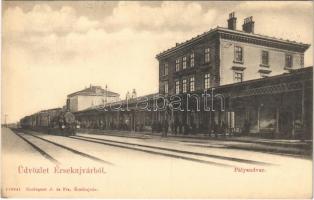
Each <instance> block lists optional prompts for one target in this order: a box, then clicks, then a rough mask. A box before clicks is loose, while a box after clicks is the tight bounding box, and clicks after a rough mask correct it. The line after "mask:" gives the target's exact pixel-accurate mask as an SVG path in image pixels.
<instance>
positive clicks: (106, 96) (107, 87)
mask: <svg viewBox="0 0 314 200" xmlns="http://www.w3.org/2000/svg"><path fill="white" fill-rule="evenodd" d="M107 98H108V86H107V84H106V102H105V104H107Z"/></svg>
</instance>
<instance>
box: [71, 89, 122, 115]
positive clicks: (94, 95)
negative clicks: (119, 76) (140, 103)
mask: <svg viewBox="0 0 314 200" xmlns="http://www.w3.org/2000/svg"><path fill="white" fill-rule="evenodd" d="M119 100H120V95H119V94H118V93H115V92H111V91H109V90H107V88H106V89H103V88H101V87H100V86H93V85H90V87H88V88H85V89H83V90H80V91H77V92H74V93H71V94H69V95H68V96H67V107H68V108H69V109H70V111H71V112H76V111H80V110H84V109H87V108H90V107H95V106H98V105H104V104H106V103H110V102H115V101H119Z"/></svg>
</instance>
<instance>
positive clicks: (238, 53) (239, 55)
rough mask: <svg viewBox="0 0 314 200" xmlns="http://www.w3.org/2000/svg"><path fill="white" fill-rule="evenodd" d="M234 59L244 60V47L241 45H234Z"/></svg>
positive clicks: (237, 60) (236, 60)
mask: <svg viewBox="0 0 314 200" xmlns="http://www.w3.org/2000/svg"><path fill="white" fill-rule="evenodd" d="M234 61H235V62H243V49H242V47H239V46H235V47H234Z"/></svg>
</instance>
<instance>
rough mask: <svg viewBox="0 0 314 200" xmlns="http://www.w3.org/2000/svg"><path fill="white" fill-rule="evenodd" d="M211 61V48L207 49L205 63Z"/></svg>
mask: <svg viewBox="0 0 314 200" xmlns="http://www.w3.org/2000/svg"><path fill="white" fill-rule="evenodd" d="M209 62H210V50H209V48H206V49H205V63H209Z"/></svg>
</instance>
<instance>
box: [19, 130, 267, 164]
mask: <svg viewBox="0 0 314 200" xmlns="http://www.w3.org/2000/svg"><path fill="white" fill-rule="evenodd" d="M26 133H27V135H28V136H29V137H33V138H35V139H37V140H40V141H42V142H45V143H47V144H50V145H54V146H57V147H59V148H62V149H65V150H67V151H70V152H72V153H74V154H76V155H79V156H83V157H85V158H88V159H91V160H94V161H97V162H101V163H106V164H112V163H110V162H108V161H104V160H102V159H100V158H98V157H95V156H93V155H90V154H86V153H83V152H81V151H78V150H76V149H73V148H71V147H68V146H65V145H63V144H61V143H60V142H58V141H52V140H50V139H46V138H43V137H41V136H38V135H35V134H33V133H32V132H31V131H27V132H26ZM34 133H36V132H34ZM15 134H17V135H18V136H19V137H21V138H22V139H23V140H24V141H26V142H27V143H29V144H30V145H31V146H32V147H34V148H35V149H36V150H37V151H38V152H40V153H41V154H42V155H43V156H44V157H46V158H47V159H49V160H50V161H52V162H54V163H58V162H59V161H58V160H57V159H56V158H54V157H53V156H51V155H50V154H48V153H47V152H46V151H45V150H43V148H40V147H38V146H37V145H35V144H34V143H32V142H31V141H30V140H28V139H27V138H25V137H23V136H22V135H20V134H18V133H15ZM64 138H65V139H71V140H80V141H85V142H89V143H94V144H101V145H106V146H111V147H116V148H123V149H129V150H134V151H139V152H145V153H149V154H155V155H160V156H165V157H171V158H177V159H182V160H187V161H192V162H198V163H203V164H210V165H214V166H219V167H235V166H238V164H251V165H264V166H265V165H273V164H271V163H267V162H261V161H255V160H249V159H242V158H233V157H227V156H220V155H214V154H207V153H200V152H192V151H185V150H179V149H174V148H166V147H160V146H151V145H145V144H138V143H131V142H123V141H115V140H110V139H104V138H95V137H87V136H70V137H64Z"/></svg>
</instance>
